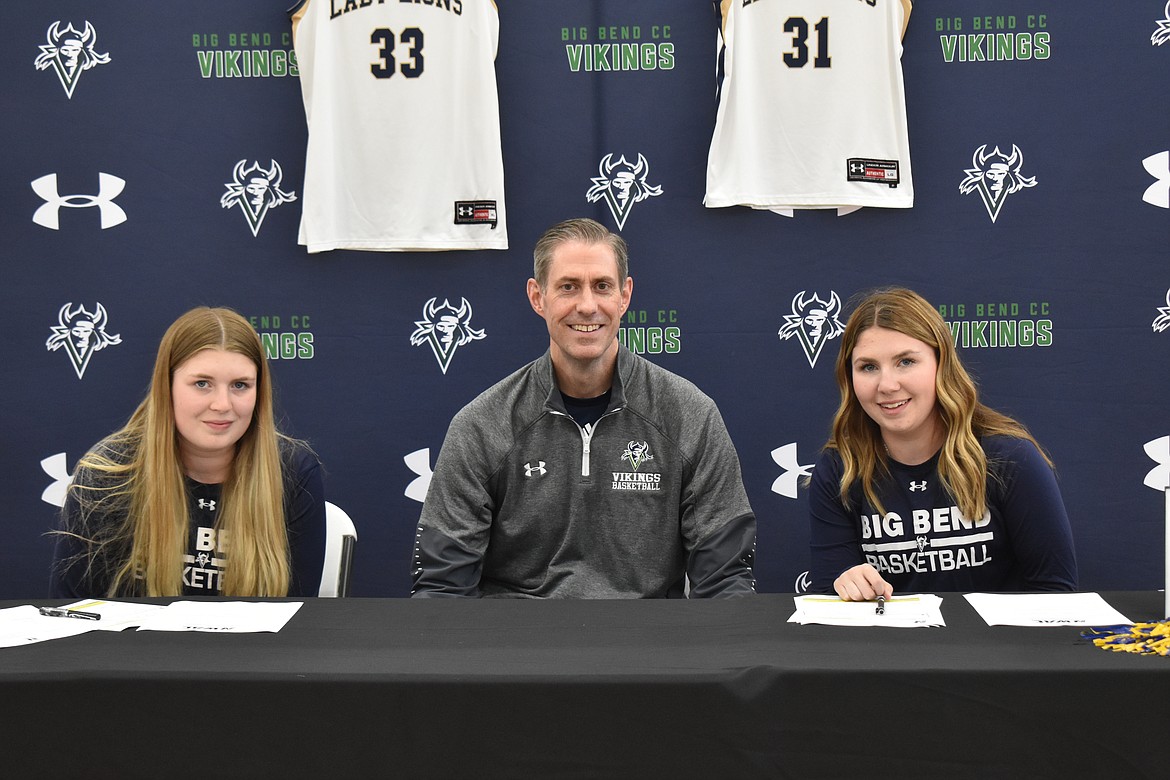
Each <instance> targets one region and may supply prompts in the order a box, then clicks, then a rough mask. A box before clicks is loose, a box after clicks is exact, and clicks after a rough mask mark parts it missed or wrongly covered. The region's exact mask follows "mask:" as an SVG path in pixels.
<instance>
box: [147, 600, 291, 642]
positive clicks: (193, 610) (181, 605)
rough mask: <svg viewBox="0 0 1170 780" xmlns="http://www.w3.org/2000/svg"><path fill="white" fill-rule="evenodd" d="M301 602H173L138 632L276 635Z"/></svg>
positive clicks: (148, 619)
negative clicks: (267, 632) (265, 632)
mask: <svg viewBox="0 0 1170 780" xmlns="http://www.w3.org/2000/svg"><path fill="white" fill-rule="evenodd" d="M304 603H305V602H303V601H279V602H277V601H176V602H174V603H172V604H170V605H168V606H167V607H166V608H165V609H162V610H160V611H158V612H156V613H154V614H153V615H151V616H150V617H148V618H147V619H146V620H144V621H143V622H142V624H141V625H140V626H139V627H138V630H139V631H208V632H212V633H221V634H247V633H255V632H260V631H271V632H277V631H279V630H280V629H282V628H284V624H285V623H287V622H288V621H289V619H290V618H292V616H293V615H295V614H296V611H297V610H298V609H300V608H301V605H302V604H304Z"/></svg>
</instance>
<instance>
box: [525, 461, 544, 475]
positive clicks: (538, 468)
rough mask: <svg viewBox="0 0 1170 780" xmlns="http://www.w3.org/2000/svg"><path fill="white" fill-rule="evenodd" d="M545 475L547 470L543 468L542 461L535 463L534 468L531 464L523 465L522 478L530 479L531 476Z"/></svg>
mask: <svg viewBox="0 0 1170 780" xmlns="http://www.w3.org/2000/svg"><path fill="white" fill-rule="evenodd" d="M547 473H548V469H546V468H545V467H544V461H543V460H541V461H537V462H536V465H535V466H533V465H532V464H531V463H525V464H524V476H526V477H531V476H532V475H533V474H536V475H537V476H540V477H543V476H544V475H545V474H547Z"/></svg>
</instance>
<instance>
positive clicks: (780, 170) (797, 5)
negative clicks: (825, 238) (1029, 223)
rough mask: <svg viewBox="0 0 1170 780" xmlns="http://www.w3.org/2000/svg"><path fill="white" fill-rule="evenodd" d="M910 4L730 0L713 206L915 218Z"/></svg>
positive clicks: (710, 186)
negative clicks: (872, 209)
mask: <svg viewBox="0 0 1170 780" xmlns="http://www.w3.org/2000/svg"><path fill="white" fill-rule="evenodd" d="M910 6H911V3H910V0H722V2H721V4H720V11H721V13H722V27H721V36H720V37H721V41H720V52H719V62H720V66H721V69H722V74H721V81H720V87H719V89H720V92H719V108H718V113H717V115H716V120H715V134H714V136H713V137H712V139H711V150H710V154H709V156H708V158H707V194H706V197H705V198H704V200H703V203H704V205H706V206H707V207H709V208H718V207H722V206H736V205H743V206H753V207H755V208H764V209H773V210H782V209H805V208H839V209H846V210H848V209H849V207H857V206H884V207H887V208H910V207H911V206H912V205H914V185H913V183H912V181H911V176H910V143H909V139H908V135H907V132H906V98H905V93H904V88H903V84H902V64H901V57H902V33H903V32H904V30H905V28H906V21H907V20H908V19H909V16H910Z"/></svg>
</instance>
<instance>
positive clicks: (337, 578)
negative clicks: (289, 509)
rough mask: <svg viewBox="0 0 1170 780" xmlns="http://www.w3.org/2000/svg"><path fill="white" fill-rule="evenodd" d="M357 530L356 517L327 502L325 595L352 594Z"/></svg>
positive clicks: (323, 587) (323, 595)
mask: <svg viewBox="0 0 1170 780" xmlns="http://www.w3.org/2000/svg"><path fill="white" fill-rule="evenodd" d="M356 544H357V529H356V528H355V527H354V524H353V520H351V519H350V517H349V515H347V514H346V513H345V511H344V510H343V509H341V507H339V506H337V505H336V504H331V503H329V502H328V501H326V502H325V565H324V567H322V569H321V588H320V590H319V591H317V595H318V596H320V597H322V598H335V597H345V596H348V595H349V577H350V573H351V571H352V569H353V548H354V546H355V545H356Z"/></svg>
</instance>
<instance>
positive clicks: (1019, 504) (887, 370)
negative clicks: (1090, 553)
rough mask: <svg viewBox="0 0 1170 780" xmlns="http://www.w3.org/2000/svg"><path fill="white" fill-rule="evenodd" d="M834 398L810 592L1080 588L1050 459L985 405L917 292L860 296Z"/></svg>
mask: <svg viewBox="0 0 1170 780" xmlns="http://www.w3.org/2000/svg"><path fill="white" fill-rule="evenodd" d="M836 377H837V385H838V389H839V390H840V393H841V403H840V406H839V407H838V409H837V414H836V417H835V418H834V420H833V428H832V434H831V436H830V437H829V441H828V443H827V444H826V445H825V449H824V451H823V452H822V453H821V457H820V459H819V460H818V461H817V464H816V467H815V469H814V471H813V476H812V479H811V491H810V496H809V507H810V517H811V526H810V543H811V554H812V569H811V576H812V589H813V590H814V591H817V592H826V593H830V592H834V591H835V592H836V593H837V595H839V596H840V597H841V598H843V599H846V600H854V601H857V600H870V599H874V598H877V597H878V596H882V597H885V598H889V597H890V596H892V595H893V594H894V592H895V591H899V592H927V591H964V592H967V591H1029V590H1074V589H1075V588H1076V586H1077V567H1076V557H1075V554H1074V551H1073V539H1072V531H1071V530H1070V527H1069V522H1068V515H1067V512H1066V511H1065V507H1064V501H1063V500H1062V498H1061V495H1060V489H1059V488H1058V487H1057V484H1056V478H1055V476H1054V474H1053V471H1052V463H1051V461H1050V460H1049V459H1048V456H1047V455H1045V454H1044V453H1043V451H1042V450H1041V449H1040V446H1039V444H1037V442H1036V440H1035V439H1034V438H1033V437H1032V435H1031V434H1030V433H1028V431H1027V430H1026V429H1025V428H1024V426H1023V425H1021V424H1020V423H1018V422H1016V421H1015V420H1013V419H1012V418H1010V417H1008V416H1006V415H1003V414H1000V413H999V412H996V411H994V410H993V409H990V408H988V407H987V406H985V405H984V404H982V403H980V401H979V399H978V395H977V391H976V387H975V383H974V381H973V380H972V379H971V377H970V375H969V374H968V373H967V371H966V370H965V369H964V368H963V366H962V364H961V363H960V362H959V356H958V354H957V353H956V351H955V347H954V343H953V341H952V335H951V331H950V329H949V328H948V327H947V324H946V322H945V321H944V320H943V318H942V316H941V315H940V314H939V313H938V311H937V310H936V309H935V308H934V307H932V306H931V305H930V304H929V303H928V302H927V301H926V300H924V299H923V298H922V297H921V296H920V295H918V294H917V293H915V292H912V291H911V290H906V289H903V288H885V289H881V290H877V291H874V292H872V293H870V294H869V295H867V296H866V297H865V298H864V300H862V301H861V303H860V304H859V305H858V306H857V308H856V309H855V310H854V311H853V314H852V315H851V316H850V318H849V322H848V323H847V324H846V326H845V330H844V333H843V334H842V336H841V351H840V354H839V355H838V358H837V366H836Z"/></svg>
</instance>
